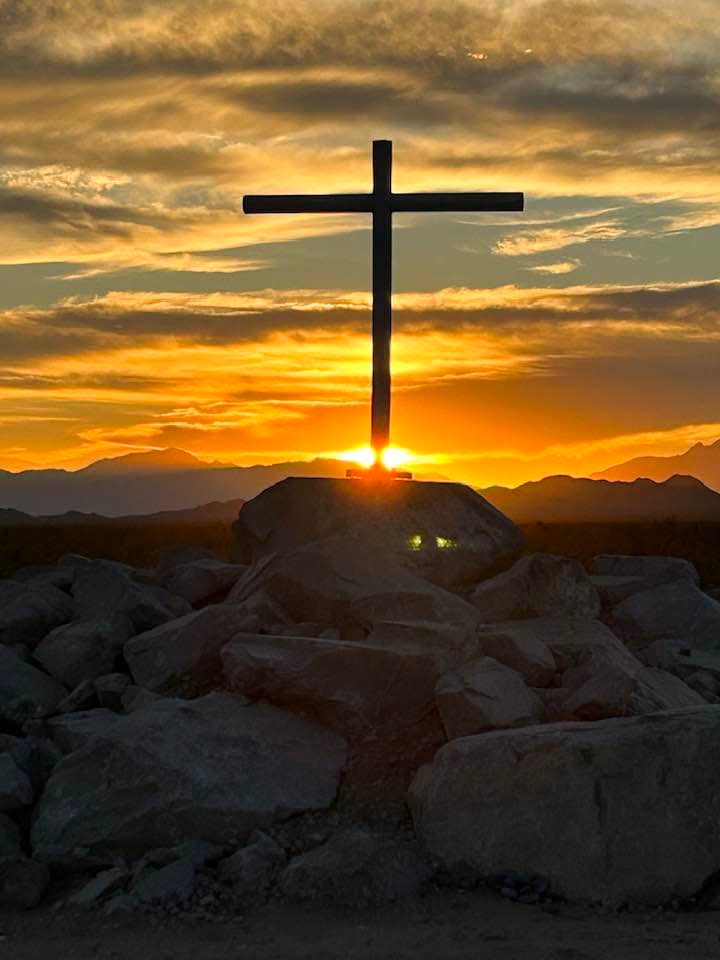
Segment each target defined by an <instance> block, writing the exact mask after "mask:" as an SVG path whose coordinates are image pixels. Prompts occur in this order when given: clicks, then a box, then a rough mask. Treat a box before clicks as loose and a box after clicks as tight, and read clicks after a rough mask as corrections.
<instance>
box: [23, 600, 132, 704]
mask: <svg viewBox="0 0 720 960" xmlns="http://www.w3.org/2000/svg"><path fill="white" fill-rule="evenodd" d="M133 632H134V629H133V625H132V623H131V622H130V620H129V619H128V618H127V617H126V616H124V615H123V614H120V615H114V614H112V613H110V614H109V615H108V616H106V617H103V618H102V619H98V620H80V621H75V622H74V623H68V624H65V625H64V626H62V627H56V628H55V630H52V631H51V632H50V633H49V634H48V635H47V636H46V637H45V639H44V640H42V641H41V642H40V643H39V644H38V646H37V647H36V649H35V659H36V660H37V661H38V663H39V664H41V666H43V667H44V668H45V669H46V670H47V672H48V673H49V674H50V675H51V676H53V677H55V679H56V680H59V681H60V683H62V684H64V686H66V687H68V688H69V689H74V688H75V687H77V686H79V685H80V684H81V683H83V681H85V680H94V679H95V677H99V676H102V674H104V673H110V672H111V671H112V669H113V667H114V666H115V661H116V660H117V657H118V654H120V653H121V651H122V648H123V645H124V644H125V642H126V641H127V640H128V639H129V638H130V637H131V636H132V634H133Z"/></svg>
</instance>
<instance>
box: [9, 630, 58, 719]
mask: <svg viewBox="0 0 720 960" xmlns="http://www.w3.org/2000/svg"><path fill="white" fill-rule="evenodd" d="M66 694H67V691H66V690H65V687H63V686H61V685H60V684H59V683H58V682H57V680H53V678H52V677H48V676H47V674H45V673H42V671H40V670H38V669H37V668H36V667H33V666H32V665H31V664H29V663H25V662H24V661H23V660H20V659H19V658H18V657H16V656H15V654H14V653H12V651H10V650H8V649H7V648H5V647H1V646H0V718H2V719H4V720H9V721H10V722H12V723H18V724H19V723H23V722H24V721H25V720H31V719H33V718H36V717H46V716H48V715H49V714H51V713H52V712H53V711H54V710H55V708H56V707H57V705H58V704H59V703H60V701H61V700H62V699H63V698H64V697H65V696H66Z"/></svg>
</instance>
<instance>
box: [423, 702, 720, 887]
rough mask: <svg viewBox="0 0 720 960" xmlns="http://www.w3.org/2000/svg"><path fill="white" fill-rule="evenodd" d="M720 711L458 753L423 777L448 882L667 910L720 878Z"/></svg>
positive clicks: (571, 727) (463, 742)
mask: <svg viewBox="0 0 720 960" xmlns="http://www.w3.org/2000/svg"><path fill="white" fill-rule="evenodd" d="M719 794H720V707H713V706H705V707H696V708H692V709H689V710H680V711H674V712H670V713H658V714H653V715H652V716H648V717H633V718H630V719H620V720H604V721H601V722H599V723H588V724H580V723H578V724H575V723H569V724H551V725H547V726H538V727H527V728H524V729H520V730H503V731H497V732H494V733H487V734H480V735H478V736H475V737H463V738H461V739H459V740H453V741H451V742H450V743H449V744H447V745H446V746H445V747H443V748H442V749H441V750H440V751H439V752H438V753H437V754H436V756H435V760H434V762H433V764H432V765H431V766H427V767H425V768H423V769H422V770H421V771H420V772H419V773H418V775H417V777H416V779H415V782H414V784H413V788H412V791H411V798H410V799H411V807H412V812H413V817H414V819H415V826H416V830H417V832H418V834H419V837H420V838H421V840H422V841H423V842H424V843H425V844H426V845H427V847H428V850H429V852H430V853H431V855H433V856H434V857H436V858H437V859H438V860H439V861H440V863H441V865H442V866H443V867H444V868H445V869H448V870H453V869H457V868H460V867H463V868H464V869H465V870H473V871H476V872H477V873H478V874H479V875H483V876H487V875H492V874H496V873H499V872H501V871H505V870H517V871H519V872H522V873H537V874H540V875H542V876H544V877H547V878H548V879H549V881H550V885H551V889H552V890H553V892H555V893H557V894H559V895H561V896H565V897H568V898H570V899H575V900H579V899H582V900H584V899H587V900H594V901H606V902H610V903H612V904H618V903H622V902H626V901H630V902H638V903H644V904H651V905H657V904H664V903H668V902H669V901H671V900H672V899H673V898H680V899H682V898H684V897H689V896H692V895H693V894H695V893H697V891H698V890H699V889H700V888H701V887H702V886H703V884H704V883H705V881H706V880H707V879H708V878H709V877H711V876H713V875H714V874H715V873H716V872H717V871H718V869H720V831H718V829H717V798H718V795H719Z"/></svg>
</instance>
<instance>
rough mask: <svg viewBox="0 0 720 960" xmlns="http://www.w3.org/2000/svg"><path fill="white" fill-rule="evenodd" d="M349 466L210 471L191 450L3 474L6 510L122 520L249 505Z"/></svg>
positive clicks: (216, 467) (1, 496)
mask: <svg viewBox="0 0 720 960" xmlns="http://www.w3.org/2000/svg"><path fill="white" fill-rule="evenodd" d="M347 466H348V465H347V463H344V462H343V461H340V460H320V459H318V460H311V461H299V462H297V463H273V464H268V465H257V466H253V467H237V466H232V465H230V466H228V465H227V464H224V463H218V462H212V463H207V462H205V461H203V460H199V459H198V458H197V457H195V456H193V454H191V453H188V452H187V451H185V450H176V449H168V450H157V451H151V452H149V453H131V454H128V455H126V456H122V457H115V458H112V459H105V460H98V461H96V462H95V463H91V464H90V465H89V466H87V467H83V468H82V469H81V470H22V471H21V472H19V473H10V472H8V471H6V470H0V506H2V507H5V508H6V509H13V510H18V511H22V512H23V513H26V514H31V515H35V516H38V515H48V514H52V515H57V514H64V513H68V512H73V511H74V512H81V513H83V514H102V515H103V516H105V517H122V516H126V515H131V514H132V515H134V514H154V513H158V512H160V511H162V512H167V511H176V510H188V509H192V508H194V507H199V506H202V505H204V504H207V503H209V502H211V501H228V500H249V499H250V498H251V497H254V496H256V494H258V493H260V491H261V490H264V489H265V487H269V486H271V485H272V484H273V483H277V482H278V480H282V479H284V478H285V477H288V476H305V477H312V476H325V477H343V476H345V471H346V469H347Z"/></svg>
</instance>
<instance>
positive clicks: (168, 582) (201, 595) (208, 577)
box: [155, 558, 248, 606]
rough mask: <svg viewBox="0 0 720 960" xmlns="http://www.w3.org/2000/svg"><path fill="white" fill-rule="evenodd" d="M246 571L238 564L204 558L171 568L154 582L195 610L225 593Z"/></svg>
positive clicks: (244, 567)
mask: <svg viewBox="0 0 720 960" xmlns="http://www.w3.org/2000/svg"><path fill="white" fill-rule="evenodd" d="M247 569H248V568H247V567H246V566H244V565H241V564H237V563H224V562H223V561H222V560H215V559H208V558H203V559H201V560H194V561H192V562H190V563H185V564H181V565H178V566H173V567H172V568H171V569H170V570H167V571H166V572H164V573H160V574H158V575H157V576H156V578H155V579H156V582H157V584H158V586H161V587H164V588H165V589H166V590H169V591H170V593H174V594H176V595H177V596H179V597H182V598H183V599H184V600H187V602H188V603H190V604H192V605H193V606H194V605H195V604H199V603H203V602H206V601H208V600H211V599H212V598H214V597H217V596H222V594H224V593H227V591H228V590H229V589H230V587H232V586H233V585H234V584H235V583H237V581H238V580H239V579H240V577H241V576H242V575H243V574H244V573H245V572H246V571H247Z"/></svg>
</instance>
